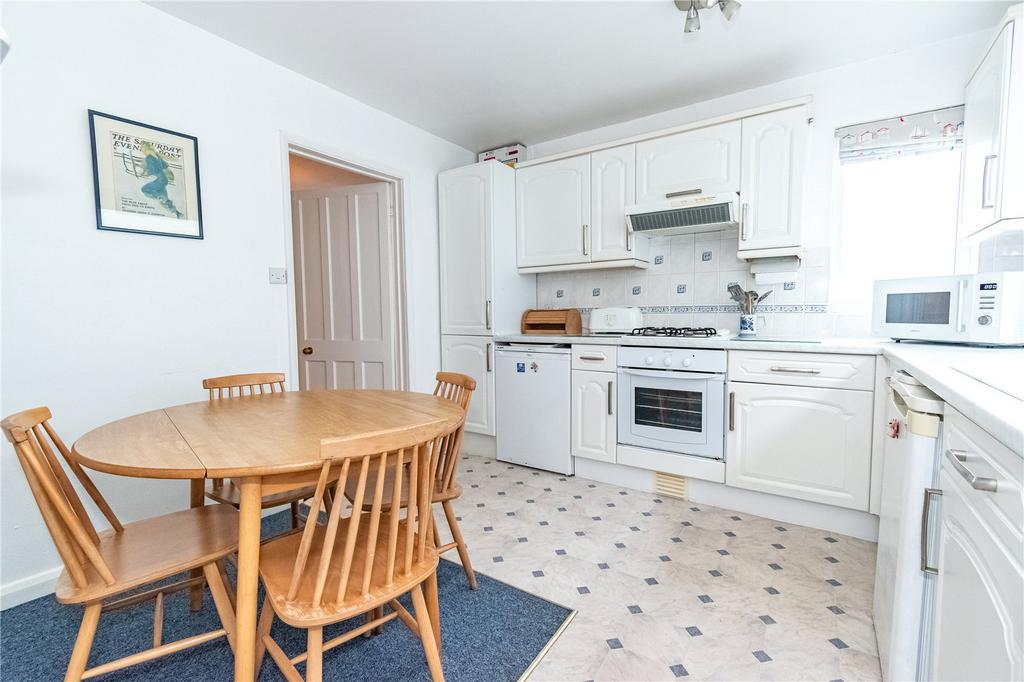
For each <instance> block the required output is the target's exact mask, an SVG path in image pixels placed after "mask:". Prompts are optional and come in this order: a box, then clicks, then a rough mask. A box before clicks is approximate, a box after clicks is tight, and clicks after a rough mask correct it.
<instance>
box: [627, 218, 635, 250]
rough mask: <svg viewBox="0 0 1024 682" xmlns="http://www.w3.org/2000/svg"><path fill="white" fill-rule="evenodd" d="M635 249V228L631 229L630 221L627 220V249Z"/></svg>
mask: <svg viewBox="0 0 1024 682" xmlns="http://www.w3.org/2000/svg"><path fill="white" fill-rule="evenodd" d="M632 250H633V230H631V229H629V221H628V220H627V221H626V251H632Z"/></svg>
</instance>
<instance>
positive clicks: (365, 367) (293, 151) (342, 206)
mask: <svg viewBox="0 0 1024 682" xmlns="http://www.w3.org/2000/svg"><path fill="white" fill-rule="evenodd" d="M288 177H289V192H290V195H291V196H290V199H291V247H292V248H291V252H292V272H293V273H294V274H293V276H292V277H291V281H292V286H291V287H290V288H291V289H293V291H294V299H293V302H294V311H295V315H294V330H295V344H294V345H293V346H292V352H293V354H294V355H293V358H294V364H293V367H294V368H296V369H297V376H298V384H299V389H300V390H313V389H347V388H363V389H403V388H405V386H406V384H407V370H406V352H405V348H406V344H405V331H404V330H405V296H404V285H403V281H402V272H403V267H402V264H403V248H402V238H401V235H402V230H401V225H400V222H401V216H400V211H399V210H398V206H399V201H398V199H399V197H400V192H401V180H400V179H399V178H393V177H388V176H385V175H382V174H379V173H374V172H373V171H369V170H368V169H363V168H360V167H356V166H351V165H348V164H345V163H344V162H342V161H340V160H336V159H331V158H329V157H325V156H323V155H320V154H318V153H315V152H312V151H309V150H305V149H300V148H297V147H294V146H291V145H289V147H288Z"/></svg>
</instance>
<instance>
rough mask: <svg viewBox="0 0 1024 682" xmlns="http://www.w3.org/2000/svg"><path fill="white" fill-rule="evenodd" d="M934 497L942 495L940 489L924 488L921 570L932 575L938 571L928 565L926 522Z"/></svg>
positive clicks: (929, 515)
mask: <svg viewBox="0 0 1024 682" xmlns="http://www.w3.org/2000/svg"><path fill="white" fill-rule="evenodd" d="M935 497H942V491H941V490H938V489H937V488H925V489H924V508H923V509H922V510H921V570H922V571H923V572H925V573H931V574H932V575H936V574H938V572H939V569H937V568H935V567H934V566H929V565H928V530H929V529H928V524H929V520H930V519H931V511H932V499H933V498H935Z"/></svg>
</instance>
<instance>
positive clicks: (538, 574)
mask: <svg viewBox="0 0 1024 682" xmlns="http://www.w3.org/2000/svg"><path fill="white" fill-rule="evenodd" d="M533 577H534V578H543V577H544V571H534V572H533Z"/></svg>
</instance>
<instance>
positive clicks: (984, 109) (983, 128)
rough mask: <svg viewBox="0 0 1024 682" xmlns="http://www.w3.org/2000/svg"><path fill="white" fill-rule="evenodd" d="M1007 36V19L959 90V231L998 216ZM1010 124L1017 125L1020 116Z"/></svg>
mask: <svg viewBox="0 0 1024 682" xmlns="http://www.w3.org/2000/svg"><path fill="white" fill-rule="evenodd" d="M1012 40H1013V24H1009V25H1007V26H1004V27H1003V30H1002V31H1001V32H1000V34H999V37H998V38H997V39H996V40H995V42H994V43H993V44H992V47H991V48H990V49H989V51H988V53H987V54H986V55H985V59H984V61H982V63H981V65H980V66H979V67H978V70H977V71H976V72H975V73H974V76H972V77H971V80H970V82H968V83H967V88H966V89H965V91H964V165H963V186H962V188H961V194H960V220H961V223H962V225H961V235H962V236H967V235H970V234H973V233H975V232H977V231H978V230H980V229H982V228H985V227H988V226H989V225H991V224H992V223H994V222H995V221H997V220H999V218H1000V215H999V209H1000V198H1001V197H1000V196H999V195H1000V194H1001V185H1002V183H1001V182H1000V180H1001V175H1002V168H1003V165H1004V163H1003V161H1004V159H1002V158H1000V154H1001V153H1002V146H1003V144H1002V143H1003V127H1004V125H1006V124H1005V123H1004V120H1003V117H1004V116H1005V115H1006V106H1007V98H1008V96H1009V88H1010V73H1009V68H1008V67H1009V66H1010V54H1011V47H1012ZM1014 125H1020V121H1017V122H1016V123H1015V124H1014ZM1015 191H1019V188H1018V190H1015Z"/></svg>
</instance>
